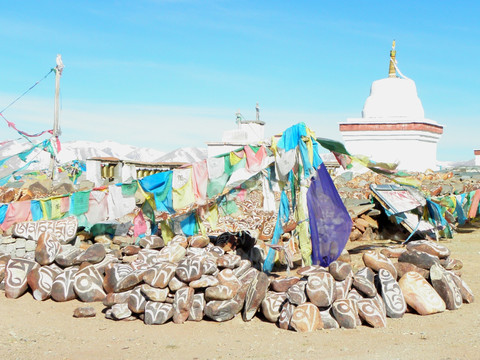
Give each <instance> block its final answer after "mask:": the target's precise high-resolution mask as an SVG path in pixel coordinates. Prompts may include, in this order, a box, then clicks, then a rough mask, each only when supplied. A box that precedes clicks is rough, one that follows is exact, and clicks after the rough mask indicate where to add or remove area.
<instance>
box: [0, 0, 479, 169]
mask: <svg viewBox="0 0 480 360" xmlns="http://www.w3.org/2000/svg"><path fill="white" fill-rule="evenodd" d="M479 10H480V5H479V4H478V2H475V1H462V2H459V3H453V2H449V1H448V2H447V1H415V2H413V1H401V2H400V1H395V2H393V1H241V0H238V1H210V0H204V1H188V0H185V1H181V0H180V1H174V0H171V1H161V0H157V1H154V0H151V1H146V0H138V1H75V2H74V1H46V0H44V1H41V2H40V1H21V2H20V1H17V2H6V3H4V4H3V6H2V11H1V12H0V23H1V24H2V26H1V27H0V38H1V39H2V44H1V50H2V55H1V57H0V108H3V107H4V106H6V105H7V104H9V103H10V102H11V101H12V100H13V99H14V98H16V97H17V96H18V95H20V94H21V93H22V92H23V91H25V90H26V89H27V88H29V87H30V86H31V85H32V84H33V83H35V82H36V81H37V80H39V79H40V78H42V77H43V76H44V75H45V74H46V73H47V72H48V71H49V69H50V68H52V67H54V66H55V57H56V54H57V53H60V54H62V57H63V62H64V64H65V70H64V73H63V76H62V79H61V105H62V107H61V119H60V121H61V127H62V130H63V134H62V137H61V140H62V141H71V140H94V141H102V140H107V139H108V140H113V141H117V142H121V143H127V144H130V145H136V146H148V147H153V148H156V149H158V150H161V151H170V150H173V149H175V148H178V147H185V146H198V147H202V146H205V142H206V141H217V140H220V138H221V136H222V132H223V131H224V130H229V129H232V128H233V127H234V126H235V122H234V121H235V112H236V111H237V110H240V112H241V113H242V114H243V115H244V117H245V118H247V119H248V118H254V116H255V103H256V102H258V103H259V104H260V108H261V119H262V120H264V121H265V122H266V123H267V126H266V134H267V135H273V134H274V133H278V132H281V131H283V130H284V129H285V128H287V127H288V126H290V125H292V124H295V123H297V122H300V121H303V122H305V123H306V124H307V126H309V127H310V128H312V129H313V130H315V132H316V133H317V135H319V136H323V137H330V138H334V139H338V140H341V135H340V133H339V131H338V123H339V122H341V121H345V120H346V118H349V117H360V116H361V111H362V108H363V104H364V102H365V100H366V98H367V97H368V95H369V91H370V85H371V83H372V81H374V80H377V79H381V78H384V77H386V76H387V73H388V60H389V51H390V47H391V42H392V40H393V39H396V42H397V61H398V66H399V68H400V69H401V70H402V72H403V73H404V74H405V75H406V76H408V77H409V78H411V79H413V80H415V82H416V85H417V90H418V94H419V97H420V99H421V100H422V103H423V107H424V110H425V116H426V117H427V118H429V119H432V120H435V121H437V122H438V123H440V124H443V125H444V126H445V129H444V135H443V137H442V139H441V140H440V142H439V144H438V158H439V160H467V159H471V158H473V149H474V148H477V149H479V148H480V141H479V140H478V134H477V133H478V130H480V126H478V116H479V114H480V101H479V100H480V97H479V95H480V90H479V89H480V70H479V66H478V62H479V60H478V58H479V55H480V45H479V42H478V38H479V36H478V35H479V33H480V25H479V21H478V14H480V11H479ZM54 85H55V81H54V76H53V75H50V76H49V77H48V78H47V79H45V80H44V81H42V82H41V83H40V84H39V85H38V86H37V87H35V88H34V89H33V90H32V91H31V92H29V93H28V94H27V95H26V96H25V97H24V98H22V99H21V100H19V101H18V102H17V103H16V104H15V105H13V106H12V107H10V108H9V109H7V110H6V111H5V112H4V115H5V117H6V118H7V119H8V120H10V121H13V122H15V123H16V124H17V126H18V127H19V128H20V129H22V130H24V131H27V132H35V131H40V130H44V129H47V128H50V127H51V123H52V122H53V95H54ZM0 130H1V132H0V134H1V136H0V141H1V140H5V139H11V138H15V137H16V133H15V132H13V131H12V130H10V129H7V127H6V126H3V125H1V123H0Z"/></svg>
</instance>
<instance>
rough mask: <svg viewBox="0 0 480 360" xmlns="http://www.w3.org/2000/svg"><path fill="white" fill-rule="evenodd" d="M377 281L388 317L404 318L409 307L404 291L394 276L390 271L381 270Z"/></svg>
mask: <svg viewBox="0 0 480 360" xmlns="http://www.w3.org/2000/svg"><path fill="white" fill-rule="evenodd" d="M376 281H377V284H378V285H377V287H378V288H379V290H380V294H381V295H382V299H383V301H384V303H385V309H386V313H387V316H388V317H390V318H400V317H402V316H403V314H405V311H407V305H406V303H405V299H404V296H403V294H402V290H401V289H400V286H399V284H398V283H397V281H396V280H395V279H394V278H393V276H392V274H391V273H390V272H389V271H385V270H384V269H381V270H380V271H379V272H378V275H377V277H376Z"/></svg>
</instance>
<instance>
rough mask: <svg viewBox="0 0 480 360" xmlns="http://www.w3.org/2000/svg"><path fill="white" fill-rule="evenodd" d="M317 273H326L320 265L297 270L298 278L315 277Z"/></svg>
mask: <svg viewBox="0 0 480 360" xmlns="http://www.w3.org/2000/svg"><path fill="white" fill-rule="evenodd" d="M319 272H327V269H325V268H324V267H322V266H320V265H308V266H304V267H301V268H299V269H297V274H298V275H300V276H307V277H308V276H310V275H316V274H318V273H319Z"/></svg>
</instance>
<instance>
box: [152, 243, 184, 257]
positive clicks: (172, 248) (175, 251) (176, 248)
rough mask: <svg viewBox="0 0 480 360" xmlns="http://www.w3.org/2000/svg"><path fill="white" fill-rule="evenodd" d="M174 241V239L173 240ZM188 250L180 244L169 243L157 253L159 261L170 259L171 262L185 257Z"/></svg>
mask: <svg viewBox="0 0 480 360" xmlns="http://www.w3.org/2000/svg"><path fill="white" fill-rule="evenodd" d="M172 241H173V240H172ZM186 253H187V250H185V248H184V247H183V246H181V245H179V244H175V243H174V244H171V242H170V243H169V244H168V246H165V247H164V248H163V249H161V250H160V251H159V253H158V256H157V255H156V258H157V260H158V261H168V262H171V263H177V262H179V261H180V260H182V259H183V258H184V257H185V254H186Z"/></svg>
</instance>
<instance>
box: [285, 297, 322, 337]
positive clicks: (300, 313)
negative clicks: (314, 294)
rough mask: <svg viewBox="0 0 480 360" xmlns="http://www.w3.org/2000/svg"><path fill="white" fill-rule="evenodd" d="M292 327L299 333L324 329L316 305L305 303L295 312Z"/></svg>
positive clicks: (291, 322)
mask: <svg viewBox="0 0 480 360" xmlns="http://www.w3.org/2000/svg"><path fill="white" fill-rule="evenodd" d="M290 325H291V326H292V327H293V328H294V329H295V330H296V331H298V332H311V331H315V330H317V329H322V328H323V322H322V316H321V315H320V310H318V307H316V306H315V305H314V304H311V303H305V304H302V305H300V306H297V307H296V308H295V310H294V311H293V315H292V318H291V320H290Z"/></svg>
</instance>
